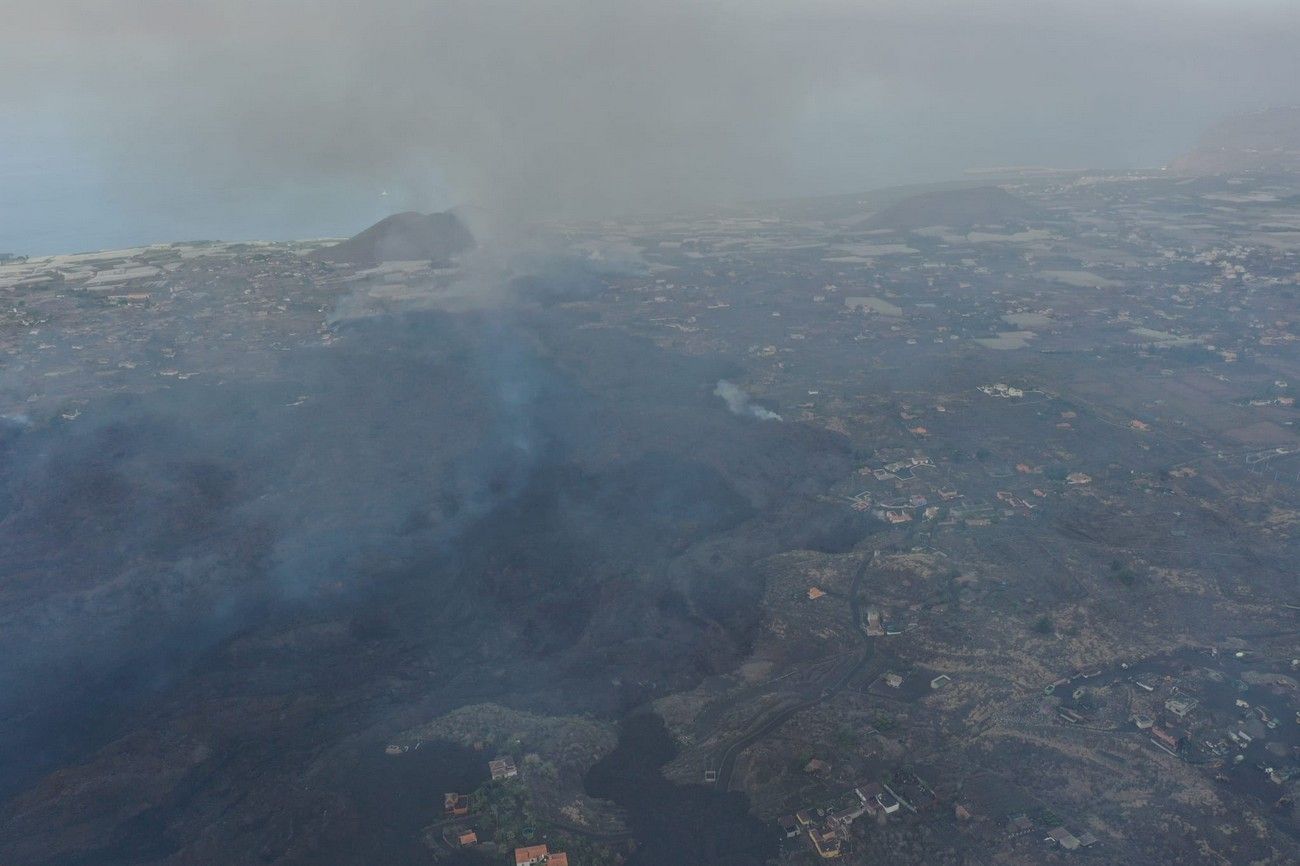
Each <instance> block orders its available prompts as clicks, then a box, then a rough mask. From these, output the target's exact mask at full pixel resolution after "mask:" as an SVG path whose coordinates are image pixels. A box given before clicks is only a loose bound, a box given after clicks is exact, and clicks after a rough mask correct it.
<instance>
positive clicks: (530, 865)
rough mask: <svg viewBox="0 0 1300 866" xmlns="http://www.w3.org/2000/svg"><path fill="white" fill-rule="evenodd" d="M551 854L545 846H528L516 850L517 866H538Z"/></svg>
mask: <svg viewBox="0 0 1300 866" xmlns="http://www.w3.org/2000/svg"><path fill="white" fill-rule="evenodd" d="M549 853H550V851H549V850H548V849H547V847H546V846H545V845H526V846H524V847H523V848H516V849H515V866H537V864H539V863H545V862H546V857H547V855H548V854H549Z"/></svg>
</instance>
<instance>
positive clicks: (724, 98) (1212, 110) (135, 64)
mask: <svg viewBox="0 0 1300 866" xmlns="http://www.w3.org/2000/svg"><path fill="white" fill-rule="evenodd" d="M4 7H5V15H4V23H3V27H0V252H4V251H9V250H12V251H19V252H51V251H55V250H70V249H88V248H95V247H103V246H113V245H123V244H128V243H134V242H145V241H159V240H171V239H182V238H197V237H222V238H250V237H280V238H287V237H303V236H311V235H320V234H341V233H351V232H353V231H355V230H357V229H359V228H361V227H363V226H364V225H365V224H367V223H368V222H370V221H373V220H374V219H375V218H377V217H379V216H381V215H383V214H384V213H386V212H389V211H392V210H400V209H405V208H420V209H425V210H427V209H435V208H442V207H446V206H449V205H453V204H457V203H462V202H470V203H475V204H478V205H481V206H482V207H484V208H486V209H488V210H489V211H491V212H494V213H497V214H500V215H502V216H503V218H510V219H532V218H537V217H544V216H548V215H553V214H559V215H568V214H587V213H602V212H617V211H623V210H637V209H644V208H665V207H675V206H678V205H687V204H692V203H699V202H708V201H727V200H736V199H745V198H761V197H767V196H778V195H794V194H802V193H830V192H849V191H854V190H860V189H865V188H869V187H873V186H882V185H889V184H894V183H910V182H916V181H926V180H943V179H949V178H953V177H957V176H960V175H961V173H962V172H963V171H965V170H967V169H970V168H978V167H987V166H997V165H1025V164H1033V165H1052V166H1063V167H1085V166H1088V167H1135V166H1156V165H1160V164H1162V163H1164V162H1166V161H1168V160H1169V159H1171V158H1172V157H1173V156H1175V155H1177V154H1178V153H1179V152H1181V151H1183V150H1185V149H1186V148H1188V147H1189V146H1190V145H1191V144H1192V143H1193V142H1194V141H1195V139H1196V136H1197V134H1198V133H1199V131H1200V130H1201V129H1202V128H1203V127H1204V126H1205V125H1206V124H1207V123H1209V122H1211V121H1213V120H1215V119H1218V118H1219V117H1221V116H1223V115H1224V114H1230V113H1235V112H1238V111H1242V110H1250V109H1255V108H1261V107H1266V106H1269V105H1278V104H1295V103H1297V102H1300V51H1297V50H1296V46H1297V45H1300V2H1296V0H1277V2H1274V0H1199V2H1198V0H1147V2H1118V0H1086V2H1085V0H1078V2H1059V0H983V2H981V0H964V2H955V0H906V2H903V0H856V2H847V0H744V2H742V0H635V2H631V0H626V2H620V0H605V2H593V0H513V2H506V0H426V2H416V0H369V2H361V0H353V2H344V0H316V2H306V0H226V2H216V0H185V2H176V0H98V2H89V0H86V2H75V0H5V3H4ZM383 190H387V191H388V192H389V195H388V196H387V197H381V196H380V192H381V191H383Z"/></svg>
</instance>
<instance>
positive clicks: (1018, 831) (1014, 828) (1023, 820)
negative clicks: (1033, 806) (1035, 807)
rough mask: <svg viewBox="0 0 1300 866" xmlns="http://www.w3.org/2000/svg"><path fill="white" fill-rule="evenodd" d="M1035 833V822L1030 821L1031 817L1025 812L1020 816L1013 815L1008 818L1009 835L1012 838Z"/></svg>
mask: <svg viewBox="0 0 1300 866" xmlns="http://www.w3.org/2000/svg"><path fill="white" fill-rule="evenodd" d="M1033 831H1034V822H1033V821H1031V820H1029V816H1028V815H1026V814H1024V813H1023V812H1022V813H1021V814H1019V815H1011V816H1010V817H1008V818H1007V835H1008V836H1010V837H1011V838H1013V839H1014V838H1016V837H1018V836H1024V835H1026V834H1027V833H1032V832H1033Z"/></svg>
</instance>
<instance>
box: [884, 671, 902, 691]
mask: <svg viewBox="0 0 1300 866" xmlns="http://www.w3.org/2000/svg"><path fill="white" fill-rule="evenodd" d="M902 684H903V678H902V677H901V676H899V675H898V674H895V673H887V674H885V685H887V686H889V687H890V688H891V689H896V688H898V687H899V686H901V685H902Z"/></svg>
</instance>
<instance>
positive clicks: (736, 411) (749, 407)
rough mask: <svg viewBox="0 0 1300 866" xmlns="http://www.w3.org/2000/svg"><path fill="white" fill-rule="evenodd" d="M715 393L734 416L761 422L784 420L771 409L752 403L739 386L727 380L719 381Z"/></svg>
mask: <svg viewBox="0 0 1300 866" xmlns="http://www.w3.org/2000/svg"><path fill="white" fill-rule="evenodd" d="M713 393H714V394H715V395H717V396H719V397H721V398H722V399H723V401H724V402H725V403H726V404H727V408H728V409H729V410H731V414H733V415H748V416H749V417H751V418H757V419H758V420H760V421H781V420H783V419H782V418H781V416H780V415H778V414H776V413H775V412H773V411H772V410H771V409H765V408H763V407H762V406H760V405H758V404H757V403H755V402H754V401H752V400H751V399H750V398H749V395H748V394H746V393H745V390H744V389H743V388H741V387H740V386H739V385H736V384H735V383H733V382H728V381H727V380H726V379H719V380H718V386H717V387H716V388H714V389H713Z"/></svg>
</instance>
